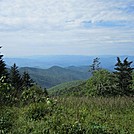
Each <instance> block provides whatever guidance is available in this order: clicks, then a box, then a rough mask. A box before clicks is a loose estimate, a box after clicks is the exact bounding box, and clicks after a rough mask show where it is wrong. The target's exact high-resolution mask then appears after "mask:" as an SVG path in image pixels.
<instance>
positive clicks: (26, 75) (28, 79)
mask: <svg viewBox="0 0 134 134" xmlns="http://www.w3.org/2000/svg"><path fill="white" fill-rule="evenodd" d="M22 81H23V87H25V88H27V89H28V88H29V87H32V86H33V85H34V81H33V80H32V79H31V77H30V75H29V73H28V72H24V73H23V75H22Z"/></svg>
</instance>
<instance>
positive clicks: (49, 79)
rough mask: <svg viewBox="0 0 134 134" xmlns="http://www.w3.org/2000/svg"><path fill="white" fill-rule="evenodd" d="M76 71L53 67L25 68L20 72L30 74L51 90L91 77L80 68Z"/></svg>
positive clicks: (42, 85)
mask: <svg viewBox="0 0 134 134" xmlns="http://www.w3.org/2000/svg"><path fill="white" fill-rule="evenodd" d="M75 68H77V69H76V70H72V69H70V68H62V67H58V66H53V67H51V68H49V69H39V68H31V67H24V68H20V69H19V71H20V72H24V71H27V72H29V74H30V76H31V78H32V79H33V80H34V81H35V82H36V83H37V84H38V85H40V86H41V87H45V88H50V87H53V86H56V85H58V84H61V83H64V82H69V81H74V80H85V79H88V78H89V77H90V75H91V74H90V73H89V72H88V71H85V70H84V69H83V70H82V71H81V69H79V67H75Z"/></svg>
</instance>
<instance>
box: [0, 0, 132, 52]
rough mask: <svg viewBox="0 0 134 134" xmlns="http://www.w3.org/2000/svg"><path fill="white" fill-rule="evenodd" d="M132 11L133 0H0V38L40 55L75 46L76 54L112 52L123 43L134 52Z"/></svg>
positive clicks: (6, 43) (9, 43)
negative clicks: (33, 49)
mask: <svg viewBox="0 0 134 134" xmlns="http://www.w3.org/2000/svg"><path fill="white" fill-rule="evenodd" d="M133 10H134V1H133V0H127V1H123V0H118V1H117V0H1V1H0V31H1V33H0V41H1V43H3V44H5V48H6V49H8V48H10V49H11V48H12V46H14V49H15V46H16V50H17V51H20V52H19V53H20V54H23V52H24V51H25V49H26V48H28V49H27V51H29V54H35V53H33V51H32V50H30V48H31V47H32V46H35V47H36V48H37V49H38V52H39V51H40V52H42V53H41V54H43V52H44V53H47V54H52V53H55V54H56V51H57V53H58V52H59V50H58V49H60V48H62V49H63V51H60V53H63V54H64V53H71V52H73V51H72V50H70V49H75V48H76V50H74V54H88V52H89V53H95V50H96V52H98V53H100V54H101V53H106V51H103V49H102V51H101V49H100V48H106V49H107V52H109V51H111V53H112V48H114V49H113V50H114V51H115V47H114V46H113V45H114V44H115V45H117V46H118V45H120V47H121V44H123V47H122V49H124V48H125V47H124V45H126V46H127V45H129V44H131V45H129V47H130V49H131V54H132V50H133V46H132V43H134V40H133V37H134V11H133ZM106 24H107V25H106ZM122 24H123V25H122ZM20 47H21V50H20V49H19V48H20ZM40 48H43V49H40ZM53 49H54V50H55V51H54V50H53ZM51 50H52V51H51ZM77 50H78V51H77ZM80 50H81V51H80ZM21 51H22V53H21ZM117 51H119V50H116V52H117ZM124 51H125V50H124ZM124 51H122V52H124ZM5 53H6V52H5ZM10 53H11V54H13V53H12V52H11V50H10ZM126 53H128V54H129V51H128V49H126ZM7 54H9V52H7Z"/></svg>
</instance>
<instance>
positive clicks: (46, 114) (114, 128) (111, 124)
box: [1, 97, 134, 134]
mask: <svg viewBox="0 0 134 134" xmlns="http://www.w3.org/2000/svg"><path fill="white" fill-rule="evenodd" d="M11 109H12V110H11ZM9 111H12V112H13V111H14V115H16V117H14V116H13V120H12V122H11V123H12V125H11V126H12V128H10V129H6V130H8V132H7V131H6V134H8V133H13V134H18V133H19V134H90V133H91V134H133V133H134V98H130V97H116V98H101V97H91V98H88V97H86V98H85V97H81V98H79V97H63V98H62V97H57V98H53V99H50V100H47V102H45V103H35V104H30V105H29V106H25V107H21V108H15V107H14V108H10V110H9ZM9 111H8V113H9ZM9 115H10V114H8V116H9ZM11 115H12V114H11ZM1 117H2V116H1ZM10 119H11V117H10ZM5 122H6V121H5ZM5 122H4V124H6V123H5ZM9 123H10V122H9V120H8V124H9ZM7 127H8V126H7Z"/></svg>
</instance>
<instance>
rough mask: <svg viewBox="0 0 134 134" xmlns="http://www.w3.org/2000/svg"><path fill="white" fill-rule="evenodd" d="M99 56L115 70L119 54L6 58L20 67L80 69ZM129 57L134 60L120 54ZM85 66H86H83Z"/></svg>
mask: <svg viewBox="0 0 134 134" xmlns="http://www.w3.org/2000/svg"><path fill="white" fill-rule="evenodd" d="M96 57H99V58H100V61H101V67H102V68H106V69H109V70H113V68H114V65H115V63H116V58H117V56H108V55H106V56H81V55H58V56H56V55H53V56H31V57H24V58H5V59H4V60H5V61H6V64H7V65H8V66H11V65H13V63H16V64H17V66H19V67H26V66H27V67H35V68H43V69H44V68H50V67H52V66H60V67H69V68H70V69H71V70H72V69H74V68H75V67H80V68H79V69H80V70H83V68H84V69H85V68H87V67H86V66H89V65H91V64H92V62H93V59H94V58H96ZM126 57H128V60H130V61H134V56H120V58H121V59H124V58H126ZM83 66H85V67H83ZM77 69H78V68H77Z"/></svg>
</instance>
